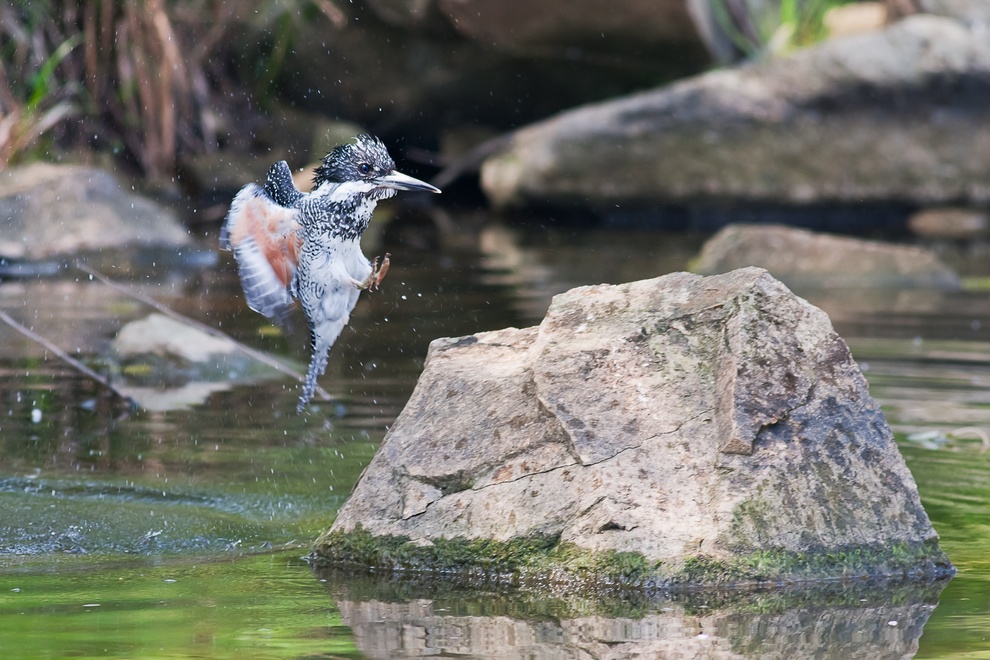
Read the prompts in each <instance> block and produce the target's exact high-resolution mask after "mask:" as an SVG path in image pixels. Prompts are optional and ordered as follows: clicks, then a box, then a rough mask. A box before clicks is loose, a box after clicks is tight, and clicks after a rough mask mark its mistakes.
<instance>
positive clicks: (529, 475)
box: [331, 268, 937, 563]
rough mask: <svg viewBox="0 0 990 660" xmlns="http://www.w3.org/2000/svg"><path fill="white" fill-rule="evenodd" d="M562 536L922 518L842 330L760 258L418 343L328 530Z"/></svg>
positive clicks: (646, 539) (876, 542) (839, 541)
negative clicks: (408, 383) (410, 384)
mask: <svg viewBox="0 0 990 660" xmlns="http://www.w3.org/2000/svg"><path fill="white" fill-rule="evenodd" d="M359 524H360V525H361V526H362V527H363V528H364V529H365V530H367V531H369V532H371V534H373V535H375V536H386V535H388V536H405V537H409V539H411V540H412V541H413V542H414V543H417V544H429V543H430V542H431V540H433V539H436V538H438V537H446V538H456V537H464V538H468V539H478V538H486V539H494V540H498V541H509V540H512V539H517V538H525V537H528V536H532V535H535V534H544V535H548V536H559V538H560V540H561V541H570V542H573V543H574V544H576V545H577V546H579V547H580V548H584V549H587V550H590V551H595V552H597V551H605V550H616V551H623V552H638V553H641V554H642V555H643V556H644V557H646V558H648V559H650V560H654V561H660V562H674V563H677V562H683V561H684V559H686V558H688V557H692V556H707V557H715V558H727V557H732V556H739V555H744V554H751V553H754V552H759V551H762V550H774V551H777V550H780V551H785V552H793V553H803V552H821V551H829V550H831V549H838V548H843V549H848V548H851V547H876V546H889V545H891V544H897V543H903V544H909V545H915V544H924V543H931V542H934V541H936V540H937V535H936V534H935V531H934V530H933V529H932V526H931V524H930V522H929V520H928V517H927V515H926V514H925V511H924V509H923V508H922V506H921V502H920V500H919V498H918V491H917V488H916V486H915V483H914V480H913V478H912V477H911V474H910V472H909V471H908V469H907V467H906V466H905V464H904V461H903V459H902V458H901V456H900V454H899V453H898V451H897V447H896V446H895V443H894V439H893V436H892V434H891V432H890V429H889V428H888V426H887V424H886V421H885V420H884V417H883V414H882V413H881V411H880V409H879V407H878V406H877V405H876V403H874V401H873V400H872V399H871V398H870V396H869V392H868V390H867V384H866V381H865V380H864V378H863V376H862V374H861V373H860V370H859V368H858V367H857V365H856V364H855V362H854V361H853V359H852V356H851V355H850V353H849V349H848V348H847V346H846V344H845V342H843V341H842V339H841V338H840V337H839V336H838V335H837V334H836V333H835V331H834V330H833V329H832V326H831V323H830V322H829V320H828V317H827V316H826V315H825V313H824V312H822V311H821V310H819V309H817V308H815V307H813V306H812V305H810V304H809V303H807V302H805V301H804V300H802V299H801V298H798V297H797V296H795V295H794V294H792V293H791V292H790V291H789V290H788V289H787V288H786V287H785V286H784V285H783V284H781V283H780V282H778V281H777V280H775V279H773V278H772V277H771V276H770V275H769V274H768V273H767V272H766V271H764V270H762V269H758V268H744V269H740V270H736V271H732V272H730V273H727V274H724V275H716V276H711V277H701V276H697V275H690V274H686V273H674V274H671V275H667V276H664V277H660V278H657V279H652V280H643V281H639V282H632V283H629V284H622V285H618V286H611V285H599V286H588V287H580V288H577V289H573V290H571V291H568V292H566V293H564V294H561V295H559V296H557V297H555V298H554V300H553V303H552V304H551V306H550V309H549V311H548V312H547V315H546V318H545V319H544V320H543V322H542V324H541V325H540V326H539V327H536V328H526V329H522V330H519V329H514V328H509V329H505V330H499V331H495V332H486V333H479V334H477V335H473V336H469V337H461V338H457V339H438V340H436V341H435V342H433V344H432V345H431V346H430V351H429V355H428V358H427V362H426V366H425V368H424V371H423V374H422V376H421V377H420V380H419V383H418V384H417V386H416V390H415V392H414V393H413V395H412V397H411V398H410V400H409V403H408V404H407V406H406V408H405V409H404V410H403V411H402V413H401V415H400V416H399V418H398V419H397V420H396V422H395V424H394V425H393V427H392V428H391V430H390V431H389V433H388V435H387V436H386V437H385V440H384V442H383V444H382V447H381V449H380V450H379V452H378V454H377V455H376V456H375V458H374V460H373V461H372V462H371V464H370V465H369V466H368V468H367V469H366V471H365V473H364V475H363V476H362V477H361V480H360V482H359V483H358V484H357V486H356V488H355V490H354V493H353V494H352V496H351V497H350V499H349V500H348V501H347V503H346V504H345V506H344V507H343V508H342V509H341V511H340V513H339V516H338V518H337V520H336V522H335V523H334V525H333V528H332V529H331V533H333V532H334V531H336V530H340V531H344V532H346V531H351V530H353V529H355V527H356V526H357V525H359Z"/></svg>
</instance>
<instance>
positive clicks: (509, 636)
mask: <svg viewBox="0 0 990 660" xmlns="http://www.w3.org/2000/svg"><path fill="white" fill-rule="evenodd" d="M385 240H386V242H388V244H389V249H390V250H391V251H392V253H393V266H392V271H391V272H390V273H389V276H388V278H387V279H386V281H385V284H384V286H383V290H382V291H381V292H378V293H375V294H373V295H369V296H365V297H364V299H363V300H362V302H361V303H360V304H359V306H358V308H357V309H356V310H355V313H354V315H353V316H352V320H351V325H350V327H349V328H348V329H347V330H345V332H344V334H343V335H342V337H341V339H340V341H339V342H338V344H337V346H336V347H335V348H334V351H333V353H332V355H331V360H330V367H329V371H328V375H327V376H326V377H324V378H323V379H322V381H321V383H322V384H323V386H324V387H325V388H326V389H328V390H329V391H330V392H331V394H332V395H333V396H334V397H335V399H336V400H335V401H333V402H323V403H319V404H317V405H316V406H314V407H313V408H312V409H311V410H310V411H309V412H308V414H306V415H303V416H298V415H296V414H295V413H294V409H295V399H296V396H297V394H298V387H297V385H296V383H294V382H293V381H292V380H289V379H280V380H269V381H265V382H261V383H258V384H255V385H242V386H237V387H234V388H232V389H227V390H222V391H217V392H214V393H213V394H211V395H209V396H208V397H207V398H205V400H204V401H203V402H202V403H200V404H198V405H194V406H192V407H190V408H187V409H179V410H168V411H159V412H147V411H138V412H128V411H127V410H126V409H125V408H124V407H122V406H120V405H119V404H116V403H114V402H113V401H112V400H109V399H107V397H105V396H104V393H103V392H102V391H101V389H100V388H99V387H98V386H95V385H94V384H93V383H91V382H89V381H88V380H87V379H85V378H84V377H82V376H80V375H79V374H77V373H76V372H75V371H73V370H72V369H71V368H69V367H67V366H66V365H64V364H63V363H61V362H60V361H58V360H56V359H55V358H54V357H53V356H52V355H50V354H48V353H47V352H46V351H45V350H44V349H42V348H39V347H38V346H37V345H35V344H33V343H32V342H30V341H29V340H26V339H24V338H22V337H21V336H20V335H17V334H15V333H13V332H12V331H10V330H8V329H7V328H5V327H4V328H0V374H2V376H3V377H2V378H0V657H4V658H58V657H127V658H145V657H173V658H176V657H238V658H245V657H265V658H269V657H271V658H274V657H396V656H402V655H404V656H412V657H415V656H417V655H439V656H440V657H451V656H453V655H462V656H471V657H535V658H543V657H548V658H550V657H553V658H557V657H582V654H587V655H597V656H600V657H616V658H618V657H637V654H638V657H644V656H645V657H651V655H662V654H667V655H668V656H670V657H680V656H682V655H685V654H693V655H700V656H703V657H707V656H713V655H715V656H720V655H728V656H730V657H732V656H734V655H737V656H742V657H801V656H804V655H815V656H816V657H835V658H839V657H843V658H844V657H871V658H872V657H905V656H907V657H910V656H912V655H916V657H926V658H927V657H951V656H959V657H990V641H988V639H987V638H988V636H990V635H988V634H987V633H985V632H984V631H986V630H990V589H988V588H987V586H988V585H987V580H988V578H990V529H988V523H987V521H988V517H987V514H986V512H987V510H988V505H990V451H987V450H986V448H985V447H984V445H983V443H982V441H981V440H979V439H978V433H975V432H973V431H972V429H978V430H982V431H984V432H990V295H988V294H987V293H986V292H983V291H979V290H973V291H969V292H965V293H960V294H954V295H944V294H934V293H925V292H910V291H905V292H885V293H882V294H869V293H865V294H851V293H848V292H843V293H839V294H836V293H834V292H801V293H802V294H803V295H805V296H806V297H808V298H809V299H810V300H811V301H812V302H814V303H815V304H818V305H820V306H822V307H823V308H824V309H825V310H826V311H828V312H829V314H830V316H831V317H832V318H833V321H834V322H835V325H836V328H837V330H838V331H839V332H840V334H842V335H843V336H844V337H846V338H847V340H848V341H849V343H850V345H851V347H852V349H853V352H854V354H855V356H856V358H857V360H858V361H860V363H861V364H862V365H863V366H864V369H865V371H866V375H867V378H868V379H869V380H870V383H871V390H872V393H873V395H874V396H875V397H876V398H877V399H878V400H879V401H880V403H881V404H882V405H883V407H884V409H885V411H886V413H887V415H888V418H889V420H890V422H891V424H892V426H893V427H894V429H895V431H896V432H897V433H898V438H899V440H900V441H901V446H902V450H903V453H904V455H905V458H906V460H907V462H908V465H909V467H910V468H911V470H912V473H913V474H914V475H915V478H916V480H917V482H918V485H919V489H920V491H921V495H922V499H923V501H924V503H925V506H926V509H927V510H928V512H929V515H930V516H931V518H932V520H933V523H934V524H935V527H936V529H937V530H938V531H939V533H940V534H941V536H942V547H943V549H944V550H945V551H946V552H947V553H948V554H949V556H950V557H951V558H952V560H953V561H954V562H955V563H956V565H957V566H958V568H959V575H958V576H957V577H956V578H955V579H953V580H952V581H951V582H950V583H948V585H947V586H944V585H937V586H935V587H932V588H929V589H927V590H922V592H920V593H906V592H904V591H903V590H901V591H897V590H893V591H889V590H888V591H885V590H881V589H875V588H872V587H870V588H868V589H867V590H866V591H865V592H855V593H854V590H843V589H838V590H837V592H836V593H832V594H831V595H829V596H827V597H826V596H821V597H818V598H817V599H816V598H815V597H808V596H805V595H797V596H794V597H793V598H792V597H790V596H788V597H787V598H782V597H779V596H771V597H763V598H762V599H756V600H748V601H745V602H741V603H740V602H736V603H735V605H734V606H733V607H730V608H725V607H724V606H725V602H724V601H723V600H720V599H719V598H715V597H714V596H713V597H711V598H710V600H709V601H706V600H705V599H704V597H703V598H702V599H701V600H699V599H698V598H697V597H695V598H691V599H685V598H683V597H681V598H675V599H672V600H662V599H661V600H658V601H655V602H633V603H628V602H627V603H624V604H623V603H619V604H616V603H605V604H603V603H592V602H586V601H573V600H568V599H566V598H564V599H561V598H559V597H555V598H543V599H541V598H536V597H533V596H531V595H523V596H516V595H512V594H505V593H492V592H487V591H478V590H475V591H463V590H462V591H451V590H441V591H438V588H439V587H438V585H430V584H426V585H397V584H394V583H391V582H389V581H387V580H385V581H377V582H376V581H374V580H372V581H371V582H368V581H367V580H365V579H363V578H361V579H359V578H357V577H355V576H349V575H340V574H333V575H322V574H316V573H314V572H313V571H312V570H311V569H310V567H309V566H308V565H307V564H306V563H305V562H304V561H303V559H302V558H303V557H304V556H305V555H306V554H307V552H308V545H307V544H308V543H309V542H310V541H311V540H312V539H314V538H315V537H316V536H317V534H318V533H319V532H321V531H322V530H323V529H325V528H326V527H327V526H328V525H329V524H330V522H331V521H332V518H333V514H334V511H335V510H336V509H337V508H338V507H339V506H340V505H341V503H342V501H343V499H344V498H345V497H346V495H347V493H348V492H349V491H350V489H351V487H352V486H353V484H354V483H355V481H356V480H357V478H358V476H359V474H360V471H361V469H362V468H363V467H364V466H365V465H366V464H367V463H368V462H369V461H370V459H371V457H372V456H373V454H374V451H375V449H376V447H377V446H378V444H379V443H380V441H381V439H382V437H383V436H384V433H385V431H386V429H387V427H388V425H389V424H390V423H391V422H392V420H394V418H395V416H396V415H397V414H398V412H399V411H400V410H401V408H402V405H403V404H404V402H405V400H406V398H408V396H409V394H410V392H411V391H412V388H413V386H414V384H415V379H416V376H417V374H418V373H419V370H420V369H421V367H422V361H423V358H424V356H425V352H426V347H427V345H428V344H429V341H430V340H431V339H433V338H435V337H439V336H457V335H463V334H469V333H472V332H476V331H481V330H489V329H495V328H501V327H506V326H516V327H522V326H526V325H532V324H535V323H537V322H538V321H539V319H540V318H541V316H542V313H543V311H544V310H545V309H546V305H547V303H548V302H549V298H550V296H551V295H553V294H554V293H557V292H560V291H563V290H566V289H567V288H570V287H572V286H576V285H579V284H587V283H597V282H603V281H605V282H622V281H628V280H633V279H640V278H645V277H652V276H656V275H659V274H663V273H666V272H670V271H673V270H678V269H683V268H685V266H686V263H687V261H688V259H689V258H690V257H691V256H693V255H694V253H695V251H696V249H697V247H698V245H699V239H698V238H696V237H683V236H662V235H656V234H642V233H631V232H619V231H585V232H582V233H574V234H572V233H567V232H562V231H548V230H541V231H538V232H537V231H520V230H514V229H508V228H506V227H504V226H501V225H491V226H484V227H476V228H475V229H473V230H471V231H465V232H464V233H463V234H461V235H457V236H444V237H439V236H438V237H435V238H434V240H432V241H428V242H426V243H423V244H419V243H416V242H413V241H408V242H402V241H401V240H400V239H399V238H396V237H392V238H388V237H386V239H385ZM389 241H397V242H398V243H399V244H398V245H396V246H395V247H393V246H392V243H391V242H389ZM369 252H374V248H371V249H369ZM951 256H952V255H950V257H951ZM955 256H956V257H957V259H956V261H955V262H954V263H955V264H956V265H957V267H958V268H959V269H960V270H961V271H962V272H963V274H965V275H978V276H983V275H985V273H982V272H979V268H981V267H982V266H981V265H980V262H979V261H977V260H967V259H965V258H964V256H965V255H962V256H960V255H955ZM111 274H112V273H111ZM119 279H121V280H122V281H124V282H126V283H127V284H128V286H132V287H134V288H135V289H137V290H139V291H141V292H142V293H144V294H146V295H151V296H153V297H155V298H156V299H157V300H159V301H161V302H164V303H166V304H167V305H169V306H171V307H173V308H175V309H177V310H178V311H181V312H183V313H185V314H188V315H189V316H192V317H194V318H196V319H197V320H199V321H201V322H203V323H206V324H209V325H213V326H215V327H220V328H222V329H224V330H225V331H227V332H230V333H231V334H233V335H234V336H236V337H237V338H238V339H241V340H242V341H245V342H247V343H249V344H250V345H252V346H254V347H256V348H260V349H263V350H266V351H271V352H273V353H276V354H278V355H280V356H281V357H283V358H285V359H288V360H292V361H295V362H296V363H305V361H306V360H307V359H308V354H307V346H306V340H305V337H304V336H302V335H300V334H297V335H295V336H288V337H287V336H283V335H278V334H272V333H271V332H270V328H269V327H268V326H267V325H266V324H265V322H264V320H263V319H261V318H260V317H258V316H257V315H255V314H253V313H252V312H250V310H247V309H246V308H245V307H244V304H243V298H242V297H241V295H240V293H239V291H238V285H237V282H236V277H235V275H234V271H233V268H232V265H231V264H230V262H229V260H227V259H226V257H225V256H223V257H222V258H221V259H220V261H219V262H218V263H217V264H216V265H213V266H200V267H188V268H186V269H181V268H176V267H174V266H172V267H170V268H169V269H168V272H164V273H159V272H158V269H156V268H155V267H154V265H153V264H145V266H144V268H143V269H136V270H128V277H126V278H124V277H123V276H121V277H120V278H119ZM0 308H2V309H3V310H5V311H7V312H8V313H9V314H11V315H12V316H14V317H15V318H17V319H18V320H19V321H20V322H22V323H24V324H25V325H28V326H30V327H32V328H34V329H35V330H36V331H38V332H41V333H42V334H45V335H46V336H47V337H49V338H50V339H51V340H52V341H54V342H56V343H57V344H59V345H60V346H61V347H63V348H64V349H66V350H67V351H69V352H70V353H72V354H73V355H76V356H77V357H80V358H81V359H85V360H86V361H87V362H88V363H90V364H93V365H95V366H97V367H99V365H101V364H103V362H102V361H103V360H104V357H103V356H105V354H106V348H107V345H108V343H109V341H110V340H111V339H112V337H113V336H114V334H115V333H116V331H117V329H118V328H119V327H120V325H121V324H122V323H124V322H127V321H129V320H133V319H138V318H141V317H143V316H144V315H146V314H147V313H148V312H149V311H150V310H148V309H147V308H146V307H144V306H143V305H141V304H140V303H137V302H135V301H134V300H132V299H130V298H128V297H126V296H123V295H121V294H119V293H117V292H114V291H112V290H109V289H108V288H107V287H105V286H104V285H102V284H100V283H99V282H94V281H91V280H89V279H88V278H86V277H82V276H80V275H79V274H78V273H73V272H71V271H66V272H65V273H64V276H62V277H58V278H54V279H48V280H38V281H10V282H0ZM967 428H968V429H970V430H969V431H967ZM960 430H961V431H960ZM943 586H944V589H943ZM853 596H855V598H853Z"/></svg>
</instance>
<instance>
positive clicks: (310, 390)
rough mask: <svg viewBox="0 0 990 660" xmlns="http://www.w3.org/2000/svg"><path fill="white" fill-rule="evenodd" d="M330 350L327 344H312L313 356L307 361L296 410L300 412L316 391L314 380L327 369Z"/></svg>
mask: <svg viewBox="0 0 990 660" xmlns="http://www.w3.org/2000/svg"><path fill="white" fill-rule="evenodd" d="M329 352H330V347H329V346H317V345H315V344H314V345H313V358H312V359H311V360H310V361H309V369H308V370H307V371H306V383H305V384H304V385H303V390H302V394H300V395H299V403H298V404H297V405H296V412H297V413H301V412H302V411H303V408H304V407H305V406H306V404H307V403H309V400H310V399H312V398H313V394H315V393H316V381H317V379H319V377H320V376H322V375H323V372H324V371H326V369H327V356H328V354H329Z"/></svg>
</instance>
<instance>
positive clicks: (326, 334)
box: [220, 135, 440, 411]
mask: <svg viewBox="0 0 990 660" xmlns="http://www.w3.org/2000/svg"><path fill="white" fill-rule="evenodd" d="M313 183H314V188H313V191H312V192H311V193H309V194H304V193H301V192H299V190H297V189H296V187H295V185H294V184H293V183H292V177H291V173H290V172H289V169H288V166H287V165H286V164H285V162H284V161H282V162H279V163H276V164H275V165H274V166H272V168H271V170H269V173H268V179H267V181H266V183H265V186H264V188H261V187H259V186H257V185H256V184H248V185H247V186H245V187H244V188H243V189H241V191H240V192H239V193H238V194H237V196H236V197H235V198H234V203H233V204H232V205H231V210H230V213H228V215H227V220H226V223H225V224H224V228H223V230H222V232H221V237H220V241H221V245H222V246H223V247H225V248H227V249H232V250H233V252H234V256H235V258H236V259H237V261H238V265H239V269H240V272H241V281H242V284H243V285H244V290H245V295H246V297H247V300H248V304H249V305H250V306H251V308H252V309H254V310H256V311H258V312H261V313H262V314H265V315H266V316H269V317H273V318H280V317H281V316H282V315H283V313H284V311H285V308H286V304H287V301H288V303H291V298H292V297H294V298H298V299H299V301H300V303H301V304H302V308H303V312H304V313H305V315H306V322H307V325H308V326H309V330H310V336H311V339H312V346H313V357H312V359H311V361H310V364H309V370H308V371H307V372H306V382H305V384H304V386H303V391H302V394H301V395H300V397H299V405H298V408H297V409H298V410H300V411H301V410H302V409H303V407H304V406H305V405H306V404H307V403H308V402H309V400H310V399H311V398H312V396H313V393H314V392H315V391H316V383H317V379H318V378H319V377H320V376H321V375H322V374H323V372H324V371H325V370H326V366H327V357H328V353H329V351H330V348H331V347H332V346H333V344H334V342H335V341H336V340H337V337H339V336H340V333H341V331H342V330H343V329H344V326H345V325H347V322H348V320H349V319H350V314H351V310H353V309H354V306H355V305H356V304H357V300H358V297H359V296H360V293H361V290H362V289H365V288H369V287H372V286H375V285H377V283H378V281H380V278H381V276H378V277H377V278H376V277H375V267H374V266H372V264H371V262H370V261H368V259H367V257H365V256H364V254H363V253H362V252H361V247H360V239H361V235H362V234H363V233H364V231H365V230H366V229H367V228H368V223H369V222H370V221H371V214H372V212H373V211H374V210H375V206H376V205H377V203H378V202H379V201H380V200H383V199H387V198H389V197H392V196H393V195H395V193H396V192H397V191H398V190H423V191H430V192H437V193H438V192H440V191H439V190H438V189H436V188H434V187H433V186H430V185H429V184H427V183H425V182H423V181H419V180H417V179H413V178H412V177H408V176H406V175H404V174H402V173H400V172H397V171H396V170H395V163H394V162H393V161H392V158H391V156H389V154H388V151H387V150H386V148H385V145H384V144H382V142H381V140H379V139H378V138H375V137H372V136H369V135H361V136H359V137H357V138H356V139H355V142H354V143H353V144H346V145H341V146H338V147H335V148H334V149H333V150H332V151H331V152H330V153H329V154H327V156H326V157H325V158H324V159H323V163H322V164H321V165H320V167H318V168H317V170H316V173H315V176H314V179H313ZM381 275H384V272H382V273H381ZM279 287H281V289H280V288H279Z"/></svg>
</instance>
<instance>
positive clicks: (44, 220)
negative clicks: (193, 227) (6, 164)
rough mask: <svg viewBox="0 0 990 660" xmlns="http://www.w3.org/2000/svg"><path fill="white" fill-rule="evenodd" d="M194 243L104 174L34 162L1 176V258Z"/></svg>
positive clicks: (164, 214)
mask: <svg viewBox="0 0 990 660" xmlns="http://www.w3.org/2000/svg"><path fill="white" fill-rule="evenodd" d="M192 243H193V241H192V238H191V237H190V236H189V234H188V232H187V231H186V229H185V228H184V227H183V226H182V225H181V224H180V223H179V222H178V220H177V219H176V216H175V214H174V213H173V212H172V211H170V210H168V209H165V208H163V207H162V206H159V205H158V204H156V203H155V202H153V201H151V200H150V199H147V198H145V197H142V196H141V195H138V194H135V193H133V192H128V191H126V190H124V189H123V188H121V186H120V183H119V182H118V181H117V179H116V178H115V177H114V176H113V175H112V174H110V173H109V172H106V171H104V170H100V169H95V168H90V167H81V166H76V165H51V164H47V163H35V164H33V165H28V166H25V167H15V168H10V169H7V170H4V171H2V172H0V258H9V259H24V260H38V259H46V258H50V257H53V256H57V255H70V254H76V253H78V252H82V251H97V250H102V249H106V248H122V247H129V246H176V247H179V246H189V245H191V244H192Z"/></svg>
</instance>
